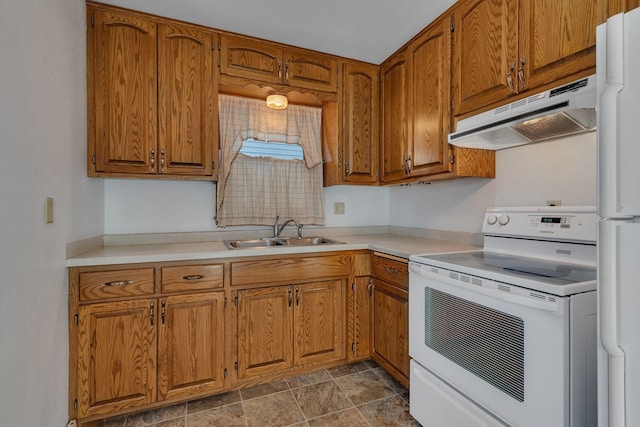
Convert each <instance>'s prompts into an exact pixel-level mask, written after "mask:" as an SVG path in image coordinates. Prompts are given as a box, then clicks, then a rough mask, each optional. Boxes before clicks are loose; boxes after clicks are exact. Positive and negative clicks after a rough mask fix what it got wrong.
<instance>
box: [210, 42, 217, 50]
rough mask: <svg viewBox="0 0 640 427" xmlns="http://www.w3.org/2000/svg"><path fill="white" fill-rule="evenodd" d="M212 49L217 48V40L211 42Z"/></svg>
mask: <svg viewBox="0 0 640 427" xmlns="http://www.w3.org/2000/svg"><path fill="white" fill-rule="evenodd" d="M211 50H216V42H211Z"/></svg>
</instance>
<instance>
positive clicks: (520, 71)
mask: <svg viewBox="0 0 640 427" xmlns="http://www.w3.org/2000/svg"><path fill="white" fill-rule="evenodd" d="M526 63H527V58H526V57H524V56H523V57H522V58H520V67H519V68H518V79H519V80H520V89H526V87H527V83H526V82H525V80H524V64H526Z"/></svg>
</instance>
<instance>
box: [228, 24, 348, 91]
mask: <svg viewBox="0 0 640 427" xmlns="http://www.w3.org/2000/svg"><path fill="white" fill-rule="evenodd" d="M220 73H221V74H225V75H228V76H235V77H243V78H247V79H251V80H255V81H258V82H260V83H275V84H285V85H290V86H295V87H298V88H304V89H312V90H320V91H326V92H336V91H337V90H338V61H337V59H336V58H335V57H333V56H331V55H325V54H322V53H317V52H311V51H307V50H304V49H296V48H293V47H288V46H283V45H280V44H277V43H271V42H267V41H262V40H256V39H251V38H246V37H239V36H231V35H226V34H223V35H222V36H221V37H220Z"/></svg>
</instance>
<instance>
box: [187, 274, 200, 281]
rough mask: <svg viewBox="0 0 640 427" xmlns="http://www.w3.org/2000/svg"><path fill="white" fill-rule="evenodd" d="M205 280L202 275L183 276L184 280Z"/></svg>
mask: <svg viewBox="0 0 640 427" xmlns="http://www.w3.org/2000/svg"><path fill="white" fill-rule="evenodd" d="M200 279H204V276H203V275H202V274H192V275H190V276H182V280H200Z"/></svg>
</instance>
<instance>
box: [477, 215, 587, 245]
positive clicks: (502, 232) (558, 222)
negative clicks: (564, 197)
mask: <svg viewBox="0 0 640 427" xmlns="http://www.w3.org/2000/svg"><path fill="white" fill-rule="evenodd" d="M597 224H598V216H597V214H596V213H595V208H594V207H591V206H585V207H583V206H578V207H576V206H573V207H572V206H548V207H538V208H536V207H534V208H491V209H487V212H486V213H485V220H484V224H483V227H482V232H483V233H484V234H485V235H495V236H508V237H509V236H512V237H525V238H537V239H552V240H568V241H589V242H591V241H595V240H596V233H597V231H596V227H597Z"/></svg>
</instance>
